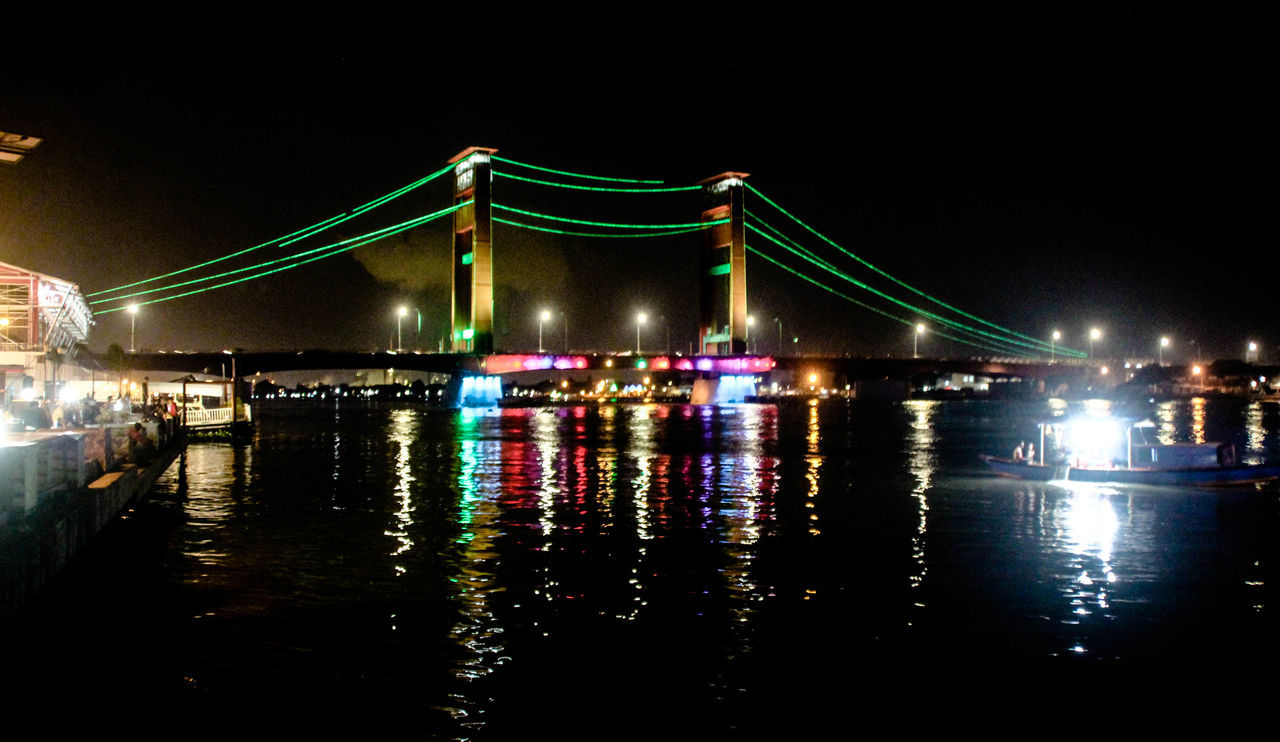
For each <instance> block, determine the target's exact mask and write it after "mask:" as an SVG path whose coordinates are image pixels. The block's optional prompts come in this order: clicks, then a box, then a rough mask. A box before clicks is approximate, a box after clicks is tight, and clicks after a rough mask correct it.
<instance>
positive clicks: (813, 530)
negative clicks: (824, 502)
mask: <svg viewBox="0 0 1280 742" xmlns="http://www.w3.org/2000/svg"><path fill="white" fill-rule="evenodd" d="M805 441H806V442H807V443H808V449H807V451H806V455H805V457H804V460H805V464H806V466H807V467H808V471H807V472H806V473H805V479H806V480H808V482H809V491H808V493H807V495H806V496H805V502H804V506H805V507H806V508H808V510H809V535H810V536H821V535H822V529H821V528H819V527H818V493H819V486H818V485H819V482H820V481H821V475H822V453H821V450H822V449H821V448H820V447H819V444H820V443H821V441H822V426H821V425H820V424H819V422H818V400H816V399H814V400H810V402H809V426H808V433H807V435H806V436H805Z"/></svg>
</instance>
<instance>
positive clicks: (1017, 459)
mask: <svg viewBox="0 0 1280 742" xmlns="http://www.w3.org/2000/svg"><path fill="white" fill-rule="evenodd" d="M1024 445H1026V444H1025V442H1023V441H1018V447H1017V448H1015V449H1013V463H1015V464H1025V463H1027V458H1026V457H1025V456H1023V455H1022V447H1023V446H1024Z"/></svg>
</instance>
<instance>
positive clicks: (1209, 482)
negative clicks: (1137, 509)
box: [981, 418, 1280, 487]
mask: <svg viewBox="0 0 1280 742" xmlns="http://www.w3.org/2000/svg"><path fill="white" fill-rule="evenodd" d="M1154 428H1155V424H1154V423H1152V422H1151V421H1150V420H1140V421H1132V420H1121V419H1117V418H1088V419H1085V420H1081V421H1070V422H1064V423H1052V424H1043V423H1042V424H1041V425H1040V449H1039V450H1040V451H1041V454H1040V457H1039V458H1038V459H1037V460H1034V461H1015V460H1014V459H1012V458H1002V457H998V456H988V455H983V456H981V459H982V460H983V461H984V462H986V464H987V466H989V467H991V469H992V470H993V471H994V472H995V473H996V474H998V475H1000V476H1003V477H1011V478H1015V479H1026V480H1031V481H1037V482H1051V481H1069V482H1090V483H1096V484H1145V485H1160V486H1164V485H1175V486H1196V487H1223V486H1233V485H1246V484H1256V483H1259V482H1267V481H1271V480H1275V479H1280V464H1258V465H1250V464H1242V463H1240V461H1239V457H1238V456H1237V455H1236V448H1235V445H1234V444H1231V443H1174V444H1162V443H1153V442H1148V438H1149V435H1148V433H1149V432H1150V431H1151V430H1152V429H1154ZM1046 444H1048V445H1050V446H1052V447H1053V448H1054V450H1055V453H1054V454H1053V455H1051V456H1050V457H1049V458H1048V459H1047V460H1046V458H1045V455H1044V451H1045V450H1046V448H1045V446H1046Z"/></svg>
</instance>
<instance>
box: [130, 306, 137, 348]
mask: <svg viewBox="0 0 1280 742" xmlns="http://www.w3.org/2000/svg"><path fill="white" fill-rule="evenodd" d="M137 323H138V305H137V304H130V305H129V352H130V353H132V352H133V331H134V329H135V328H136V327H137Z"/></svg>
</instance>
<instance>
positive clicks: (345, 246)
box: [94, 201, 471, 314]
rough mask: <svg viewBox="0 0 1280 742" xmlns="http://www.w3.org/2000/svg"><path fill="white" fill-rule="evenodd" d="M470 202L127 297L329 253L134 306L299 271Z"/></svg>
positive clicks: (418, 224) (100, 311)
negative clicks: (331, 242) (304, 250)
mask: <svg viewBox="0 0 1280 742" xmlns="http://www.w3.org/2000/svg"><path fill="white" fill-rule="evenodd" d="M470 203H471V201H464V202H462V203H460V204H455V205H453V206H450V207H449V208H447V209H441V210H439V211H435V212H432V213H430V214H427V215H425V216H420V217H417V218H416V219H410V220H408V221H406V222H402V223H400V224H397V225H394V226H391V227H385V228H383V229H379V230H375V231H373V232H368V233H366V234H363V235H360V236H358V237H352V238H350V239H346V240H343V241H341V242H335V243H333V244H331V245H327V246H325V247H321V248H316V249H314V250H307V251H306V252H301V253H296V254H295V255H293V256H290V257H288V258H280V259H279V260H271V261H267V262H265V263H259V264H258V265H254V266H249V267H247V268H241V269H238V270H234V271H227V272H226V273H220V274H218V275H216V276H209V277H207V278H204V279H196V280H192V281H186V282H183V283H178V284H173V285H172V286H166V287H164V288H162V289H150V290H148V291H141V292H138V293H137V294H131V295H130V296H139V295H141V294H149V293H154V292H156V291H164V290H166V289H172V288H179V287H181V286H187V285H190V284H193V283H200V282H201V281H206V280H213V279H216V278H223V277H226V276H229V275H232V274H235V273H242V272H244V271H246V270H254V269H257V268H262V267H266V266H268V265H274V264H276V263H279V262H281V261H284V260H290V259H294V258H298V257H302V256H305V255H312V254H313V253H316V252H320V251H325V250H328V251H329V252H325V253H324V254H323V255H314V256H313V257H309V258H307V259H306V260H300V261H298V262H295V263H292V264H290V265H285V266H281V267H279V268H273V269H271V270H269V271H263V272H262V273H258V274H255V275H252V276H245V277H243V278H238V279H236V280H234V281H226V282H224V283H220V284H217V285H216V286H206V287H204V288H202V289H194V290H192V291H187V292H184V293H181V294H175V295H173V296H166V297H163V298H160V299H152V300H151V301H144V302H138V303H137V306H146V305H148V304H156V303H159V302H162V301H169V300H170V299H179V298H182V297H184V296H192V295H194V294H202V293H204V292H206V291H213V290H214V289H220V288H224V287H226V286H232V285H235V284H237V283H244V282H245V281H252V280H254V279H255V278H262V277H263V276H269V275H271V274H273V273H279V272H281V271H287V270H291V269H293V268H298V267H300V266H303V265H306V264H308V263H314V262H315V261H317V260H323V259H325V258H331V257H333V256H334V255H340V254H342V253H344V252H349V251H351V250H354V249H355V248H357V247H360V246H362V245H367V244H369V243H370V242H376V241H378V240H381V239H384V238H386V237H390V236H392V235H396V234H399V233H401V232H404V231H406V230H409V229H413V228H414V227H418V226H421V225H423V224H426V223H427V222H429V221H433V220H435V219H439V218H440V217H442V216H447V215H449V214H451V213H453V212H454V211H457V210H458V209H460V208H462V207H463V206H466V205H468V204H470ZM352 243H354V244H352ZM120 298H121V299H124V298H128V297H120ZM100 301H115V300H114V299H102V300H100ZM94 303H98V302H94ZM127 308H128V307H124V306H121V307H114V308H112V309H102V310H99V311H97V312H96V314H110V313H111V312H119V311H120V310H122V309H127Z"/></svg>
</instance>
